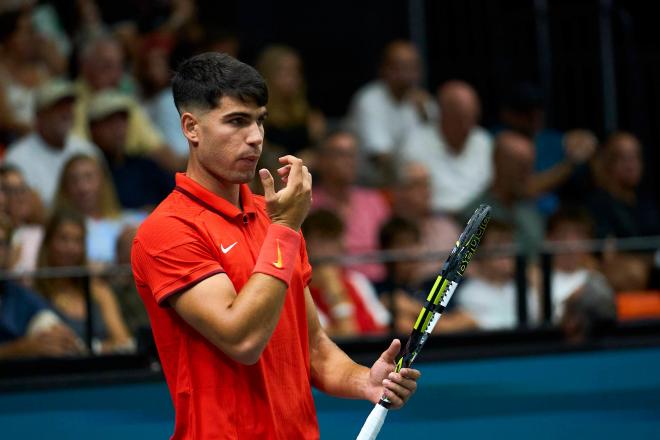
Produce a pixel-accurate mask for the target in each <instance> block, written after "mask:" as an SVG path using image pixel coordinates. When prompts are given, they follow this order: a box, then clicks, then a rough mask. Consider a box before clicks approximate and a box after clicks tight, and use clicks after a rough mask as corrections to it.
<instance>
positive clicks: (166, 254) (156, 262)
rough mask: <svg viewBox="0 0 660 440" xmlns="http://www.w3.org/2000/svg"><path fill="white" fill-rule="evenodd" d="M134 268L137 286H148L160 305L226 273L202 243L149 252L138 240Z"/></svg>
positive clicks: (132, 254) (133, 251) (134, 251)
mask: <svg viewBox="0 0 660 440" xmlns="http://www.w3.org/2000/svg"><path fill="white" fill-rule="evenodd" d="M131 264H132V266H133V273H134V275H135V282H136V283H137V284H138V285H139V284H142V285H144V286H146V287H147V288H148V289H149V292H151V294H152V295H153V297H154V299H155V300H156V302H157V303H158V304H159V305H163V302H164V301H165V300H166V299H167V298H169V297H170V296H172V295H174V294H176V293H179V292H183V291H185V290H188V289H190V288H191V287H193V286H194V285H195V284H197V283H199V282H200V281H203V280H205V279H206V278H209V277H211V276H213V275H216V274H218V273H222V272H224V269H223V268H222V266H221V265H220V262H219V261H218V260H216V259H215V258H214V257H213V255H212V254H211V253H210V252H209V249H208V248H207V247H206V246H204V244H203V242H201V241H199V240H194V241H188V242H185V243H182V244H178V245H176V246H173V247H170V248H167V249H164V250H159V251H158V252H149V251H148V246H147V245H145V243H142V242H141V241H140V240H138V239H136V240H135V241H134V243H133V248H132V251H131Z"/></svg>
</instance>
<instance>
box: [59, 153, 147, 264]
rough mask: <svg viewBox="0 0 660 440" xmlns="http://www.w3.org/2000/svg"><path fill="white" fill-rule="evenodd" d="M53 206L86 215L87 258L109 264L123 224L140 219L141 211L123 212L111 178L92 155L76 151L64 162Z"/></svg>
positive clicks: (112, 261)
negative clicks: (76, 153)
mask: <svg viewBox="0 0 660 440" xmlns="http://www.w3.org/2000/svg"><path fill="white" fill-rule="evenodd" d="M55 210H56V211H57V210H67V211H74V212H76V213H77V214H79V215H81V216H83V217H84V218H85V227H86V229H87V240H86V244H85V249H86V253H87V258H88V259H89V261H90V262H93V263H100V264H112V263H114V261H115V246H116V245H115V243H116V241H117V237H119V234H120V233H121V230H122V228H123V227H124V225H125V224H130V223H139V222H141V221H142V220H143V219H144V217H145V213H142V214H141V215H133V216H131V215H123V213H122V211H121V209H120V207H119V202H118V201H117V195H116V193H115V189H114V186H113V185H112V181H111V180H110V178H109V177H108V176H107V173H106V171H105V169H104V168H103V167H102V166H101V165H100V164H99V162H98V161H97V160H96V159H94V158H93V157H91V156H86V155H82V154H80V155H75V156H73V157H71V158H70V159H69V160H68V161H67V163H66V164H65V165H64V169H63V170H62V178H61V179H60V183H59V186H58V189H57V194H56V197H55Z"/></svg>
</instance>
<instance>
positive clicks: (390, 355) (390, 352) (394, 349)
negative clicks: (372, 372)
mask: <svg viewBox="0 0 660 440" xmlns="http://www.w3.org/2000/svg"><path fill="white" fill-rule="evenodd" d="M400 350H401V341H399V340H398V339H395V340H393V341H392V343H391V344H390V346H389V348H388V349H387V350H385V351H384V352H383V354H381V355H380V358H381V359H382V360H383V361H385V362H387V363H388V364H393V363H394V361H395V360H396V355H397V354H399V351H400Z"/></svg>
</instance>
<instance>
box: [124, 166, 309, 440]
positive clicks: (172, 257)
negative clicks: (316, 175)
mask: <svg viewBox="0 0 660 440" xmlns="http://www.w3.org/2000/svg"><path fill="white" fill-rule="evenodd" d="M176 184H177V186H176V188H175V189H174V191H172V193H171V194H170V195H169V196H168V197H167V198H166V199H165V200H164V201H163V202H162V203H161V204H160V205H159V206H158V208H156V210H155V211H154V212H153V213H152V214H151V215H150V216H149V218H147V220H145V222H144V223H143V224H142V226H141V227H140V229H139V231H138V233H137V236H136V238H135V241H134V242H133V250H132V256H131V260H132V265H133V272H134V275H135V282H136V285H137V288H138V291H139V293H140V296H141V297H142V301H143V302H144V304H145V306H146V309H147V312H148V313H149V318H150V320H151V326H152V329H153V333H154V338H155V341H156V346H157V347H158V353H159V355H160V360H161V363H162V365H163V371H164V372H165V378H166V380H167V385H168V387H169V390H170V394H171V396H172V401H173V403H174V408H175V411H176V421H175V427H174V435H173V436H172V439H196V440H207V439H239V438H240V439H257V438H259V439H282V440H284V439H287V440H289V439H317V438H318V437H319V431H318V423H317V420H316V411H315V408H314V401H313V399H312V392H311V385H310V383H311V376H310V360H309V337H308V330H307V315H306V311H305V298H304V289H305V287H306V286H307V285H308V284H309V280H310V277H311V266H310V265H309V262H308V260H307V254H306V252H305V245H304V242H301V243H302V244H301V247H300V257H299V258H297V261H296V262H295V265H296V267H295V271H294V273H293V277H292V278H291V282H290V284H289V288H288V290H287V294H286V300H285V304H284V308H283V310H282V314H281V316H280V320H279V323H278V324H277V327H276V329H275V332H274V333H273V335H272V337H271V339H270V341H269V342H268V345H267V346H266V348H265V350H264V352H263V354H262V355H261V357H260V359H259V361H258V362H257V363H256V364H255V365H250V366H245V365H242V364H240V363H238V362H235V361H233V360H232V359H231V358H229V357H228V356H226V355H225V354H224V353H223V352H221V351H220V350H219V349H217V348H216V347H215V346H214V345H213V344H211V343H210V342H209V341H207V340H206V339H205V338H204V337H203V336H202V335H200V334H199V333H198V332H197V331H196V330H194V329H193V328H192V327H191V326H189V325H188V324H187V323H186V322H185V321H184V320H183V319H182V318H181V317H180V316H179V315H178V314H177V313H176V311H174V309H172V308H171V307H169V306H168V303H167V301H166V299H167V298H168V297H169V296H171V295H173V294H175V293H178V292H183V291H185V290H187V289H189V288H190V287H192V286H194V285H195V284H196V283H198V282H200V281H202V280H204V279H206V278H208V277H211V276H213V275H216V274H219V273H222V272H224V273H226V274H227V276H228V277H229V279H230V280H231V281H232V283H233V284H234V288H235V289H236V291H237V292H239V291H240V290H241V288H242V287H243V285H244V284H245V283H246V282H247V280H248V278H250V276H251V275H252V269H253V268H254V266H255V263H256V260H257V257H258V256H259V252H260V251H261V245H262V243H263V241H264V238H265V236H266V231H267V229H268V226H269V225H270V223H271V222H270V218H269V216H268V214H267V212H266V208H265V201H264V199H263V197H260V196H255V195H253V194H252V193H251V192H250V189H249V188H248V186H247V185H241V188H240V197H241V202H242V206H243V211H241V210H239V209H238V208H236V207H235V206H234V205H232V204H231V203H229V202H228V201H226V200H225V199H223V198H221V197H218V196H217V195H215V194H213V193H211V192H210V191H208V190H206V189H205V188H204V187H202V186H201V185H199V184H198V183H196V182H195V181H193V180H192V179H190V178H188V177H187V176H186V175H184V174H177V176H176Z"/></svg>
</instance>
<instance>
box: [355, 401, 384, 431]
mask: <svg viewBox="0 0 660 440" xmlns="http://www.w3.org/2000/svg"><path fill="white" fill-rule="evenodd" d="M385 417H387V408H385V407H384V406H382V405H381V404H379V403H377V404H376V406H374V409H372V410H371V414H369V417H367V420H366V421H365V422H364V425H362V429H361V430H360V433H359V434H358V436H357V438H356V439H355V440H376V437H378V433H379V432H380V428H382V426H383V423H384V422H385Z"/></svg>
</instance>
